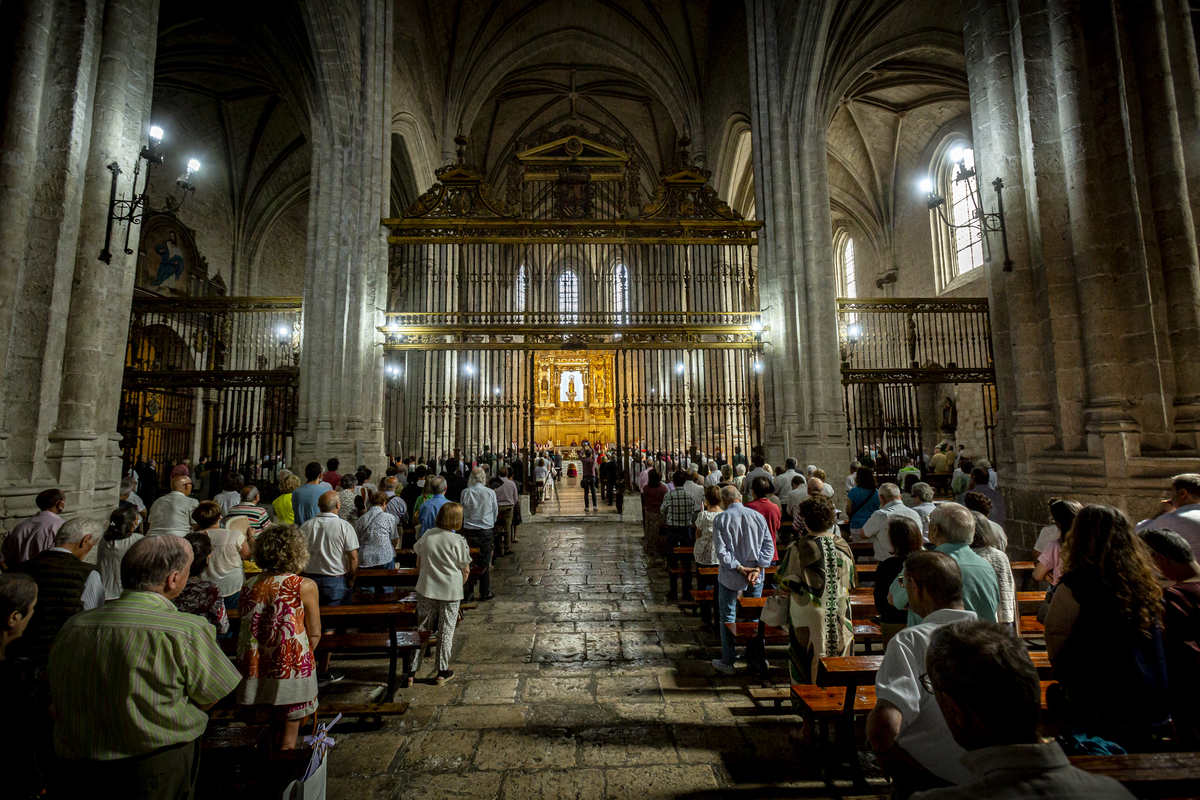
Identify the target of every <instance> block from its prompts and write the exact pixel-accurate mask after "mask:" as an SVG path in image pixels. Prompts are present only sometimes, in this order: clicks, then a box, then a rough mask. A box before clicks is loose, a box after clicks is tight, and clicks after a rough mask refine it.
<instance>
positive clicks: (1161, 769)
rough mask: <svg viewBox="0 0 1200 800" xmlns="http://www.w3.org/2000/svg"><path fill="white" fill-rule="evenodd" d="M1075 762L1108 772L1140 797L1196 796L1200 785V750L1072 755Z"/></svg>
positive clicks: (1077, 764) (1101, 771)
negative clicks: (1198, 751) (1197, 751)
mask: <svg viewBox="0 0 1200 800" xmlns="http://www.w3.org/2000/svg"><path fill="white" fill-rule="evenodd" d="M1071 763H1072V764H1074V765H1075V766H1076V767H1079V768H1080V769H1083V770H1087V771H1088V772H1090V773H1092V774H1093V775H1105V776H1107V777H1109V778H1113V779H1114V780H1117V781H1120V782H1121V784H1122V785H1123V786H1124V787H1125V788H1126V789H1128V790H1129V791H1130V792H1132V793H1133V794H1135V795H1136V796H1138V797H1194V796H1195V795H1196V787H1197V786H1200V753H1195V752H1188V753H1130V754H1125V755H1113V756H1071Z"/></svg>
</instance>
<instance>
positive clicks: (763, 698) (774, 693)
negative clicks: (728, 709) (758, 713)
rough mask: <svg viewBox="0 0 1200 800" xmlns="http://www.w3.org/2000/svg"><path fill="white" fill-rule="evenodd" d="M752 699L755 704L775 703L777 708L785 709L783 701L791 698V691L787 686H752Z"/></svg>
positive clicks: (750, 690) (750, 689)
mask: <svg viewBox="0 0 1200 800" xmlns="http://www.w3.org/2000/svg"><path fill="white" fill-rule="evenodd" d="M749 692H750V699H752V700H754V701H755V702H763V703H773V704H774V705H775V708H777V709H781V708H783V701H784V700H787V699H788V698H789V697H791V690H790V689H788V688H787V687H786V686H751V687H750V688H749Z"/></svg>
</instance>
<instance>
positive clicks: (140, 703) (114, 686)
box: [47, 536, 241, 800]
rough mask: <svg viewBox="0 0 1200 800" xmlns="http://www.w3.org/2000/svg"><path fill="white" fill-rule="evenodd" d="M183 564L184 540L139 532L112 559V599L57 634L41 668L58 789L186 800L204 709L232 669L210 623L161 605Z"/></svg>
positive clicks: (221, 692)
mask: <svg viewBox="0 0 1200 800" xmlns="http://www.w3.org/2000/svg"><path fill="white" fill-rule="evenodd" d="M191 563H192V548H191V545H190V544H188V542H187V541H186V540H185V539H183V538H180V537H176V536H148V537H146V538H145V539H143V540H141V541H140V542H138V543H137V544H135V545H134V546H133V547H131V548H130V549H129V552H128V553H126V554H125V557H124V559H122V561H121V583H122V585H123V586H124V592H123V593H122V594H121V596H120V598H118V599H117V600H114V601H112V602H110V603H107V604H105V605H104V606H103V607H102V608H98V609H96V610H95V611H88V612H84V613H82V614H76V615H75V616H74V617H72V618H71V619H70V620H68V622H67V623H66V624H65V625H64V626H63V628H62V631H61V632H60V633H59V635H58V639H57V640H56V641H55V643H54V648H53V649H52V650H51V651H50V661H49V665H48V667H47V672H48V674H49V677H50V689H51V694H52V697H53V700H54V709H55V717H56V722H55V725H54V749H55V752H56V753H57V754H58V756H59V757H60V758H62V759H66V760H67V763H66V764H64V765H63V766H64V769H62V770H61V777H62V779H63V781H64V783H65V784H66V785H65V786H64V787H63V788H64V789H66V790H67V791H72V790H75V791H78V792H79V793H80V794H81V795H84V794H91V793H93V792H94V789H95V787H96V786H119V787H121V795H122V797H123V798H138V799H139V800H141V799H143V798H144V799H145V800H159V799H160V798H163V799H165V798H170V799H171V800H182V799H184V798H190V797H191V796H192V790H193V788H194V785H195V779H196V773H197V770H198V768H199V752H200V751H199V739H200V736H201V734H203V733H204V728H205V726H206V725H207V724H208V715H207V714H206V713H205V712H206V711H207V710H208V709H209V708H210V707H211V706H212V705H213V704H214V703H216V702H217V701H218V700H220V699H221V698H222V697H224V696H225V695H227V694H229V692H231V691H233V689H234V688H235V687H236V686H237V685H238V682H239V681H240V680H241V675H240V674H239V673H238V671H237V670H236V669H234V667H233V665H232V664H231V663H230V662H229V659H228V658H226V657H225V655H224V654H223V653H222V652H221V649H220V647H218V646H217V639H216V630H215V629H214V628H213V626H212V625H211V624H210V623H209V622H208V621H207V620H205V619H204V618H203V617H199V616H194V615H191V614H184V613H181V612H180V611H178V610H177V609H176V608H175V606H174V604H173V603H171V599H172V598H174V597H175V596H177V595H178V594H179V593H180V592H181V591H183V588H184V585H185V584H186V583H187V579H188V569H189V567H190V566H191ZM71 762H74V763H71Z"/></svg>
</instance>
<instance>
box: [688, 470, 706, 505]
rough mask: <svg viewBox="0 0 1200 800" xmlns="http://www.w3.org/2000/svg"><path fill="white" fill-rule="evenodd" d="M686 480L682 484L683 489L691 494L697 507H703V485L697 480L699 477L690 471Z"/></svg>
mask: <svg viewBox="0 0 1200 800" xmlns="http://www.w3.org/2000/svg"><path fill="white" fill-rule="evenodd" d="M688 478H689V479H688V480H687V481H685V482H684V484H683V490H684V491H685V492H687V493H688V494H690V495H691V496H692V500H694V501H696V507H697V508H704V506H705V503H704V486H703V485H701V484H700V483H698V482H697V480H696V479H697V478H699V476H698V475H696V473H694V472H693V473H690V474H689V476H688Z"/></svg>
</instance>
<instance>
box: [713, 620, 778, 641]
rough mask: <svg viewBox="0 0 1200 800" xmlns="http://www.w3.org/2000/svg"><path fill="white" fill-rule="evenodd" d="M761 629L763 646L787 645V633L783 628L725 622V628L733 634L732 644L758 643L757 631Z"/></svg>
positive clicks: (759, 623)
mask: <svg viewBox="0 0 1200 800" xmlns="http://www.w3.org/2000/svg"><path fill="white" fill-rule="evenodd" d="M760 627H761V629H762V639H761V641H762V642H763V644H767V645H770V646H772V647H774V646H777V645H784V646H786V645H787V643H788V632H787V631H786V630H784V629H783V628H772V627H770V626H767V625H762V623H761V621H757V622H726V623H725V628H726V629H727V630H728V631H729V632H730V633H732V634H733V642H734V644H740V645H745V644H750V643H752V642H756V641H759V640H760V639H759V629H760Z"/></svg>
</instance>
